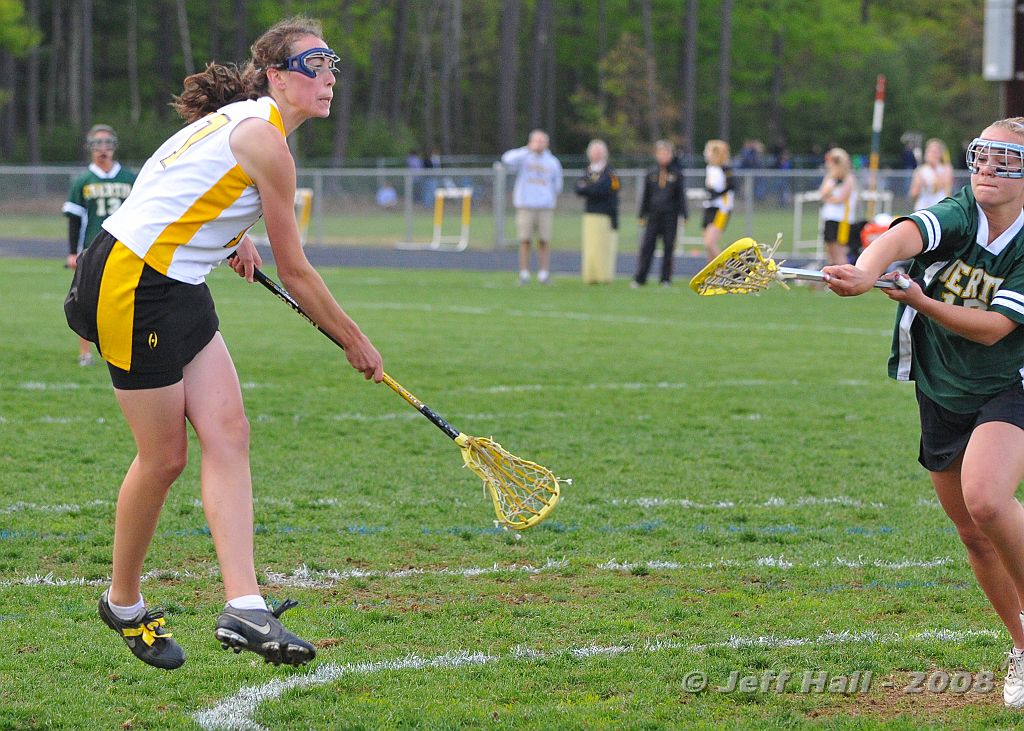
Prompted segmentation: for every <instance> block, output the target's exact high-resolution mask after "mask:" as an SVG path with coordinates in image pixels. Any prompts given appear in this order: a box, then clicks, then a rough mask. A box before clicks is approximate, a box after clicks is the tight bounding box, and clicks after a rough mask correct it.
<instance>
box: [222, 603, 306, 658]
mask: <svg viewBox="0 0 1024 731" xmlns="http://www.w3.org/2000/svg"><path fill="white" fill-rule="evenodd" d="M298 604H299V603H298V602H296V601H293V600H292V599H286V600H285V601H284V602H282V603H281V604H280V605H279V606H278V607H277V609H275V610H274V611H273V612H271V611H270V610H268V609H235V608H234V607H232V606H227V607H225V608H224V611H223V612H221V615H220V616H219V617H218V618H217V629H216V631H214V633H213V634H214V636H216V638H217V639H218V640H220V646H221V647H223V648H224V649H225V650H227V649H228V648H231V649H232V650H234V651H235V652H236V653H238V652H241V651H242V650H249V651H251V652H255V653H256V654H257V655H260V656H262V657H263V659H264V660H265V661H266V662H271V663H274V664H275V665H280V664H281V663H284V664H286V665H296V666H298V665H305V664H306V663H307V662H309V661H310V660H312V659H313V658H314V657H316V648H314V647H313V645H311V644H309V643H308V642H306V641H305V640H304V639H302V638H301V637H298V636H296V635H294V634H292V633H291V632H289V631H288V630H286V629H285V628H284V625H283V624H281V621H280V619H279V617H280V616H281V615H282V614H284V613H285V612H286V611H288V610H289V609H291V608H292V607H295V606H298Z"/></svg>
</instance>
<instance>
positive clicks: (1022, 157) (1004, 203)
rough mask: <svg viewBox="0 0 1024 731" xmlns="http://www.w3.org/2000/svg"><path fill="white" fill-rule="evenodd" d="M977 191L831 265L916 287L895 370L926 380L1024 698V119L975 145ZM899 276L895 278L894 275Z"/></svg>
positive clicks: (928, 452) (925, 409)
mask: <svg viewBox="0 0 1024 731" xmlns="http://www.w3.org/2000/svg"><path fill="white" fill-rule="evenodd" d="M967 167H968V169H969V170H970V171H971V184H970V187H965V188H964V189H963V190H961V191H960V192H959V193H957V194H956V195H954V196H953V197H951V198H946V199H945V200H943V201H940V202H939V203H937V204H935V205H934V206H931V207H930V208H926V209H924V210H921V211H917V212H915V213H913V214H912V215H911V216H908V217H903V218H898V219H897V220H896V221H894V222H893V224H892V227H891V228H890V229H889V230H888V231H887V232H886V233H885V234H883V235H882V236H880V237H879V238H877V239H876V240H875V241H874V242H873V243H872V244H871V246H869V247H868V248H867V249H865V251H864V253H863V254H861V255H860V257H859V258H858V259H857V264H856V266H851V265H849V264H846V265H843V266H829V267H825V269H824V271H825V272H826V273H827V274H828V275H829V277H830V279H831V281H830V282H829V287H830V288H831V289H832V290H833V291H835V292H837V293H838V294H841V295H856V294H862V293H864V292H866V291H868V290H869V289H871V285H872V283H873V282H874V281H875V279H876V278H877V277H880V276H882V274H883V273H884V272H885V271H886V269H887V268H888V267H889V265H890V264H892V263H893V262H894V261H899V260H903V259H912V260H913V261H912V265H911V268H910V275H911V276H912V277H914V279H915V283H914V284H912V285H911V286H910V288H909V289H907V290H902V289H895V288H894V289H891V290H888V289H887V290H883V291H885V292H886V294H888V296H889V297H890V298H891V299H894V300H896V301H897V302H899V303H900V304H899V307H898V309H897V315H896V323H897V324H896V330H895V333H894V337H893V353H892V357H891V358H890V361H889V374H890V375H891V376H892V377H894V378H897V379H899V380H913V381H915V382H916V387H917V400H918V404H919V407H920V417H921V443H920V455H919V458H918V459H919V461H920V463H921V465H922V466H923V467H924V468H925V469H926V470H928V472H929V475H930V476H931V481H932V484H933V485H934V486H935V492H936V493H937V495H938V498H939V502H940V503H941V504H942V507H943V509H944V510H945V511H946V514H947V515H948V516H949V517H950V519H951V520H952V521H953V523H954V524H955V526H956V529H957V533H959V535H960V539H961V540H962V541H963V543H964V545H965V546H966V548H967V558H968V560H969V561H970V564H971V568H972V569H973V570H974V575H975V576H976V577H977V579H978V583H979V584H980V585H981V588H982V589H983V590H984V591H985V594H986V596H987V597H988V599H989V601H990V602H991V603H992V606H993V607H994V608H995V610H996V613H997V614H998V615H999V618H1000V619H1001V620H1002V621H1003V624H1005V625H1006V628H1007V630H1009V633H1010V636H1011V637H1012V639H1013V650H1012V651H1011V653H1010V663H1009V671H1008V674H1007V677H1006V683H1005V685H1004V687H1003V700H1004V701H1005V703H1006V705H1008V706H1012V707H1015V708H1020V707H1024V628H1022V626H1021V620H1022V617H1021V616H1020V612H1021V608H1022V601H1024V507H1022V506H1021V504H1020V503H1019V502H1018V501H1017V500H1016V498H1015V497H1014V495H1015V493H1016V491H1017V487H1018V486H1019V485H1020V482H1021V479H1022V478H1024V385H1022V379H1024V328H1022V327H1020V325H1021V324H1022V323H1024V212H1022V209H1024V117H1017V118H1014V119H1005V120H1000V121H998V122H995V123H993V124H992V125H990V126H989V127H987V128H986V129H985V130H984V131H983V132H982V133H981V136H980V137H978V138H977V139H975V140H974V141H973V142H972V143H971V144H970V146H969V147H968V150H967ZM890 276H893V275H890Z"/></svg>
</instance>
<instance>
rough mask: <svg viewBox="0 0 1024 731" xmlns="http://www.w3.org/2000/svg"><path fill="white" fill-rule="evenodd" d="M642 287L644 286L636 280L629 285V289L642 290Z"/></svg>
mask: <svg viewBox="0 0 1024 731" xmlns="http://www.w3.org/2000/svg"><path fill="white" fill-rule="evenodd" d="M642 286H644V285H643V284H641V283H640V282H638V281H636V280H635V279H634V280H633V281H632V282H630V283H629V288H630V289H640V288H641V287H642Z"/></svg>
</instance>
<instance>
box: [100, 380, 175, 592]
mask: <svg viewBox="0 0 1024 731" xmlns="http://www.w3.org/2000/svg"><path fill="white" fill-rule="evenodd" d="M114 393H115V394H116V395H117V401H118V403H119V404H120V406H121V411H122V412H123V413H124V417H125V420H126V421H127V422H128V427H129V428H130V429H131V431H132V436H133V437H134V438H135V445H136V447H137V449H138V453H137V454H136V455H135V459H134V460H133V461H132V464H131V467H129V468H128V474H126V475H125V477H124V481H123V482H122V483H121V492H120V494H119V495H118V498H117V513H116V516H115V519H114V566H113V572H112V581H111V588H110V594H109V598H110V601H111V602H113V603H114V604H119V605H121V606H125V607H128V606H132V605H133V604H135V603H136V602H137V601H138V600H139V579H140V577H141V575H142V565H143V563H144V562H145V559H146V552H147V551H148V550H149V544H150V542H151V541H152V540H153V534H154V533H155V532H156V524H157V520H158V519H159V517H160V510H161V509H162V508H163V505H164V500H165V499H166V498H167V492H168V491H169V490H170V488H171V485H172V484H173V483H174V481H175V480H176V479H177V478H178V475H180V474H181V472H182V470H184V469H185V464H186V462H187V460H188V441H187V439H186V434H185V389H184V387H183V385H182V384H181V383H180V382H179V383H176V384H174V385H171V386H167V387H165V388H153V389H145V390H138V391H129V390H121V389H114Z"/></svg>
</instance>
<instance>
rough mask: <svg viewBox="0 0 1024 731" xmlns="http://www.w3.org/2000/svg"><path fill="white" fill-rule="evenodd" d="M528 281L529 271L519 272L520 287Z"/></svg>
mask: <svg viewBox="0 0 1024 731" xmlns="http://www.w3.org/2000/svg"><path fill="white" fill-rule="evenodd" d="M529 283H530V273H529V272H519V286H520V287H522V286H524V285H527V284H529Z"/></svg>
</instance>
